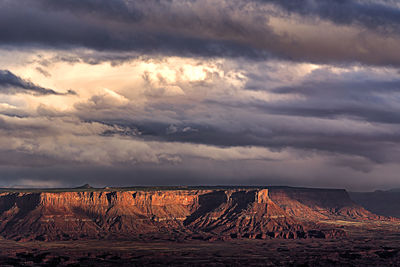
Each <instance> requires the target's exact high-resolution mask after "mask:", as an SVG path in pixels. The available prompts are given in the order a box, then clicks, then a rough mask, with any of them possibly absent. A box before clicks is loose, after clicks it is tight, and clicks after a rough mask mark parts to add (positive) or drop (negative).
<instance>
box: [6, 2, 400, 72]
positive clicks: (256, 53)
mask: <svg viewBox="0 0 400 267" xmlns="http://www.w3.org/2000/svg"><path fill="white" fill-rule="evenodd" d="M266 2H268V3H269V4H273V5H275V6H278V7H280V8H283V9H285V10H287V11H289V12H296V13H298V14H300V15H302V16H303V17H304V18H303V19H304V20H305V21H307V17H308V16H319V17H321V18H326V19H328V20H331V21H332V22H333V23H336V24H340V25H350V26H352V25H353V24H356V25H358V26H361V29H359V28H356V29H355V31H356V33H355V34H354V36H353V37H351V38H350V37H348V36H347V37H346V36H345V35H344V36H341V34H339V36H337V37H338V38H336V39H335V40H334V41H329V42H328V41H326V40H325V41H324V39H326V38H324V37H322V38H314V37H304V39H299V38H298V37H295V36H292V35H291V34H285V33H282V34H278V33H277V32H276V31H275V30H274V29H273V28H271V25H269V24H268V20H269V18H270V17H271V14H275V15H276V14H277V12H273V11H271V10H268V9H267V8H266V7H265V5H264V4H265V3H266ZM399 12H400V11H399V9H397V8H395V7H390V6H388V5H383V4H379V3H375V4H371V3H361V2H356V1H305V0H304V1H295V2H293V1H260V0H257V1H256V0H255V1H242V0H235V1H219V2H208V1H189V0H186V1H185V0H182V1H167V0H164V1H163V0H161V1H156V0H149V1H123V0H116V1H105V0H82V1H74V0H62V1H49V0H40V1H39V0H38V1H25V0H19V1H3V2H2V3H1V4H0V42H1V43H2V44H5V45H10V46H19V45H24V46H33V47H37V46H46V47H52V48H54V47H55V48H64V49H71V47H72V48H74V47H86V48H90V49H95V50H100V51H132V52H133V51H134V52H138V53H146V54H161V55H179V56H203V57H208V56H212V57H214V56H219V57H249V58H253V59H265V58H266V57H278V58H284V59H289V60H294V61H310V62H316V63H343V62H361V63H365V64H373V65H395V66H399V65H400V56H399V54H398V53H397V50H398V49H397V48H398V47H397V48H396V45H395V44H393V42H398V39H399V38H400V37H399V34H398V32H397V31H395V30H393V29H398V28H399V27H398V26H399V17H400V16H399ZM278 13H279V12H278ZM363 27H364V28H363ZM381 28H384V29H386V31H385V33H387V31H389V30H390V29H392V30H391V31H392V32H393V34H392V36H387V35H379V34H378V35H371V33H370V32H369V30H368V29H381ZM327 32H329V29H328V30H327ZM378 32H379V33H382V31H381V30H379V31H378ZM389 37H390V38H394V39H391V40H389V41H388V42H387V43H386V44H385V45H384V46H382V42H383V40H384V39H385V38H389ZM103 59H104V58H103ZM94 62H96V60H94Z"/></svg>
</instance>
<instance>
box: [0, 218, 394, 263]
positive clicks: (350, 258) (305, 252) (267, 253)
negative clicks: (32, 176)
mask: <svg viewBox="0 0 400 267" xmlns="http://www.w3.org/2000/svg"><path fill="white" fill-rule="evenodd" d="M330 223H334V224H335V225H337V226H338V227H342V229H344V230H345V231H346V232H347V234H348V236H347V237H343V238H336V239H317V238H313V239H298V240H293V239H267V240H257V239H255V240H253V239H237V240H228V241H213V242H210V241H201V240H184V241H180V242H177V241H168V240H157V239H155V240H153V241H149V240H148V241H106V240H86V241H83V240H77V241H55V242H41V241H28V242H21V241H19V242H15V241H12V240H5V239H2V240H0V265H1V266H58V265H60V266H226V265H228V266H400V231H399V230H400V225H399V224H398V223H393V222H385V223H377V222H375V223H370V222H368V223H358V222H341V221H338V222H330Z"/></svg>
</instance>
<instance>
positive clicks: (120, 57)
mask: <svg viewBox="0 0 400 267" xmlns="http://www.w3.org/2000/svg"><path fill="white" fill-rule="evenodd" d="M399 50H400V3H399V2H398V1H397V0H362V1H358V0H297V1H291V0H135V1H133V0H58V1H53V0H0V187H9V186H14V187H15V186H17V187H64V186H77V185H81V184H85V183H90V184H91V185H94V186H132V185H290V186H307V187H329V188H346V189H348V190H354V191H361V190H375V189H389V188H394V187H400V177H399V173H400V165H399V161H400V143H399V141H400V53H399Z"/></svg>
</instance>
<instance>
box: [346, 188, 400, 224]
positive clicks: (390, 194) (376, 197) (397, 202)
mask: <svg viewBox="0 0 400 267" xmlns="http://www.w3.org/2000/svg"><path fill="white" fill-rule="evenodd" d="M349 194H350V197H351V198H352V199H353V201H354V202H356V203H358V204H360V205H361V206H363V207H364V208H366V209H367V210H369V211H371V212H373V213H376V214H378V215H383V216H393V217H397V218H400V189H399V188H396V189H391V190H388V191H381V190H377V191H375V192H350V193H349Z"/></svg>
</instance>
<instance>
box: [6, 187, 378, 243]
mask: <svg viewBox="0 0 400 267" xmlns="http://www.w3.org/2000/svg"><path fill="white" fill-rule="evenodd" d="M335 216H336V217H340V218H344V219H346V218H349V219H360V218H362V219H379V218H378V216H375V215H373V214H372V213H369V212H367V211H365V210H363V209H362V208H361V207H360V206H357V205H356V204H354V203H353V202H352V201H351V200H350V199H349V198H348V195H347V193H346V192H345V191H344V190H342V191H340V190H336V191H329V192H319V191H318V190H316V191H313V190H308V191H307V190H304V189H301V190H300V189H299V190H295V189H293V188H291V189H230V190H222V189H214V190H170V191H114V192H110V191H97V192H61V193H47V192H42V193H2V194H0V234H1V235H2V236H4V237H6V238H12V239H16V240H31V239H36V240H69V239H83V238H107V239H137V238H139V239H146V238H153V237H154V236H157V235H158V236H159V235H164V236H167V237H169V238H172V239H174V238H201V239H230V238H307V237H317V238H325V237H335V236H342V235H344V232H343V231H341V230H335V229H325V230H323V229H321V228H319V227H318V226H317V225H316V224H313V223H306V224H305V223H303V222H302V221H303V220H304V219H305V218H306V219H308V220H309V221H313V220H314V221H318V220H319V219H321V218H323V219H326V218H333V217H335Z"/></svg>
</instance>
